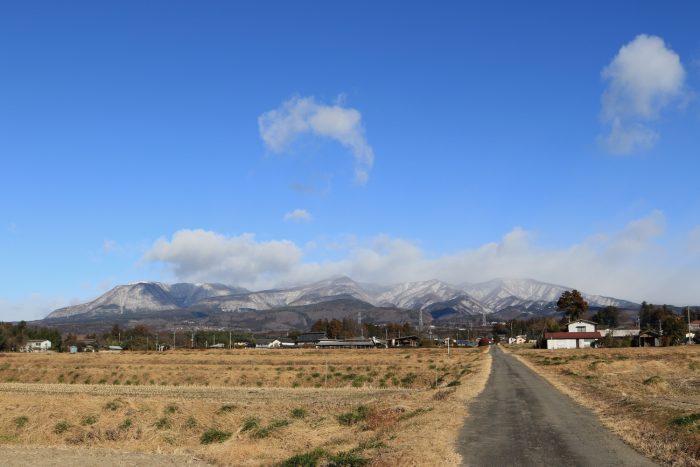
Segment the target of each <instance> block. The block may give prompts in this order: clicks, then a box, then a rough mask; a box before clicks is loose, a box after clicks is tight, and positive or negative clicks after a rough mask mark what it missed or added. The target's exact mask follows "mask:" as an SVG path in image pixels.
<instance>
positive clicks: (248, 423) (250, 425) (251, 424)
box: [241, 417, 260, 432]
mask: <svg viewBox="0 0 700 467" xmlns="http://www.w3.org/2000/svg"><path fill="white" fill-rule="evenodd" d="M259 426H260V420H258V419H257V418H255V417H246V418H244V419H243V427H242V428H241V431H244V432H245V431H251V430H255V429H256V428H258V427H259Z"/></svg>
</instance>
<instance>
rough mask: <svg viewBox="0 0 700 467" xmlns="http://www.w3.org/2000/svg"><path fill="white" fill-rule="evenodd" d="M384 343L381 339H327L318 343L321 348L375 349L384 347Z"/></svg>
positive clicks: (317, 345)
mask: <svg viewBox="0 0 700 467" xmlns="http://www.w3.org/2000/svg"><path fill="white" fill-rule="evenodd" d="M383 346H384V345H383V344H382V343H381V342H380V341H379V339H375V338H370V339H348V340H340V339H326V340H322V341H320V342H319V343H318V344H316V347H317V348H319V349H373V348H375V347H383Z"/></svg>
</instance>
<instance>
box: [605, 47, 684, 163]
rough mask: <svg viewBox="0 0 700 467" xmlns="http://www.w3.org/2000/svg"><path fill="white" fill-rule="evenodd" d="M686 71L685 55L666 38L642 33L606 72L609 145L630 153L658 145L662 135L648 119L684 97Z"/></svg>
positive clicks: (612, 150) (607, 146)
mask: <svg viewBox="0 0 700 467" xmlns="http://www.w3.org/2000/svg"><path fill="white" fill-rule="evenodd" d="M685 75H686V73H685V69H684V68H683V64H682V63H681V60H680V57H679V56H678V54H677V53H676V52H674V51H673V50H671V49H670V48H669V47H667V46H666V44H665V43H664V40H663V39H662V38H660V37H657V36H648V35H646V34H640V35H639V36H637V37H636V38H635V39H634V40H633V41H631V42H630V43H628V44H626V45H624V46H622V48H620V50H619V52H618V53H617V55H616V56H615V58H613V60H612V62H610V64H609V65H608V66H606V67H605V68H604V69H603V71H602V77H603V79H604V80H605V81H606V82H607V88H606V90H605V92H604V93H603V98H602V106H603V108H602V116H603V120H604V121H605V122H606V123H608V124H610V133H609V134H608V135H607V136H606V137H604V138H603V139H602V141H603V143H604V146H605V147H606V149H607V150H608V151H609V152H611V153H613V154H630V153H633V152H639V151H643V150H646V149H649V148H651V147H653V146H654V144H655V143H656V141H657V140H658V133H656V132H655V131H654V130H652V129H651V128H649V127H648V125H646V124H645V122H649V121H652V120H654V119H656V118H657V117H658V116H659V114H660V112H661V111H662V110H663V109H664V108H665V107H667V106H668V105H669V104H671V103H672V102H674V101H680V99H682V98H683V97H684V95H685V94H686V90H685V85H684V83H685Z"/></svg>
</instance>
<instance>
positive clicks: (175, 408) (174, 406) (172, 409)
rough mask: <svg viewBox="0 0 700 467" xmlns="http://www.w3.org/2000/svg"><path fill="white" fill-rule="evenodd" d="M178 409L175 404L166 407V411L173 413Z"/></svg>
mask: <svg viewBox="0 0 700 467" xmlns="http://www.w3.org/2000/svg"><path fill="white" fill-rule="evenodd" d="M177 410H178V408H177V405H175V404H170V405H168V406H166V407H165V413H169V414H172V413H175V412H177Z"/></svg>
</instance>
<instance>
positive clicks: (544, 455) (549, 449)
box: [459, 346, 656, 467]
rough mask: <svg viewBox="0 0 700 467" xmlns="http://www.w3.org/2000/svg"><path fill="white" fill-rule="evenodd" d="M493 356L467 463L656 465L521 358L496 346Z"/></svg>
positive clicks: (464, 437) (469, 424)
mask: <svg viewBox="0 0 700 467" xmlns="http://www.w3.org/2000/svg"><path fill="white" fill-rule="evenodd" d="M491 354H492V356H493V363H492V367H491V376H490V377H489V381H488V384H487V385H486V389H484V391H483V392H482V393H481V394H480V395H479V396H478V397H477V398H476V399H474V401H472V403H471V404H470V406H469V412H470V414H471V415H470V416H469V418H468V419H467V421H466V425H465V426H464V428H463V429H462V433H461V435H460V441H459V443H460V445H459V451H460V453H461V454H462V456H463V459H464V465H467V466H476V467H481V466H541V465H567V466H604V465H610V466H612V465H615V466H619V465H634V466H653V465H656V464H654V463H653V462H652V461H650V460H649V459H647V458H645V457H643V456H642V455H641V454H638V453H637V452H636V451H634V450H633V449H632V448H630V447H629V446H627V445H626V444H624V443H623V442H622V441H621V440H619V439H618V438H617V437H616V436H615V435H614V434H613V433H611V432H609V431H607V430H606V429H605V428H604V427H603V426H602V425H601V424H600V423H599V422H598V421H597V420H596V418H595V416H594V415H593V414H592V413H590V412H589V411H587V410H586V409H584V408H583V407H580V406H579V405H577V404H576V403H574V402H573V401H572V400H571V399H569V398H568V397H567V396H565V395H564V394H562V393H561V392H559V391H557V390H556V389H555V388H554V387H552V386H551V385H550V384H549V383H547V382H546V381H545V380H544V379H542V378H541V377H540V376H538V375H537V374H535V373H534V372H533V371H532V370H530V369H529V368H527V367H526V366H525V365H523V364H522V363H520V362H519V361H518V360H517V359H515V357H513V356H512V355H508V354H507V353H505V352H503V351H502V350H501V349H500V348H498V347H495V346H494V347H493V348H492V350H491Z"/></svg>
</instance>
